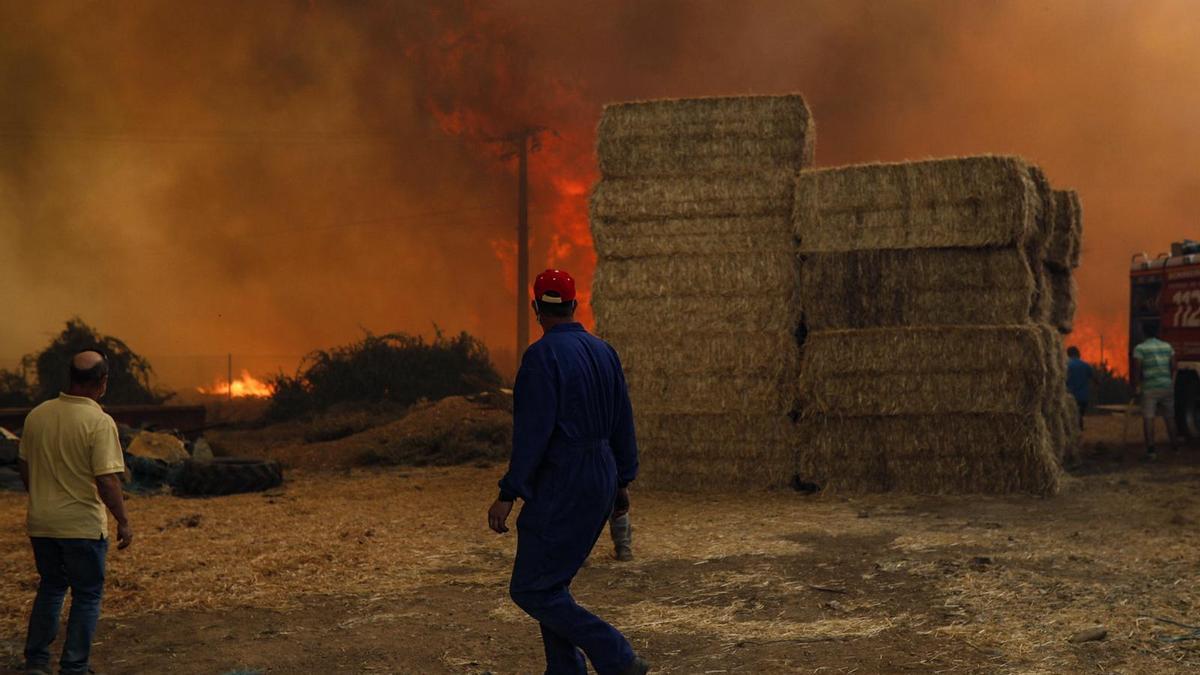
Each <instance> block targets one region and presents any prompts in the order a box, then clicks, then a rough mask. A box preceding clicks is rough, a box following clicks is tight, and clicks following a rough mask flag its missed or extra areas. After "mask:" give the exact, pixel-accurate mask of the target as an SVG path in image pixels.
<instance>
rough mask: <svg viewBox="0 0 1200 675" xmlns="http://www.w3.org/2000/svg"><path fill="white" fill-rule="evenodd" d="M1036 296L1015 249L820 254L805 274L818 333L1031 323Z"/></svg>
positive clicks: (808, 307)
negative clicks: (866, 329) (1031, 311)
mask: <svg viewBox="0 0 1200 675" xmlns="http://www.w3.org/2000/svg"><path fill="white" fill-rule="evenodd" d="M1035 291H1036V289H1035V281H1034V277H1033V274H1032V272H1031V271H1030V266H1029V263H1028V259H1027V258H1026V256H1025V254H1024V252H1023V251H1020V250H1018V249H1017V248H1014V247H1009V248H986V249H950V248H939V249H905V250H884V251H866V250H864V251H846V252H841V253H813V254H810V255H808V256H806V257H805V259H804V261H803V265H802V268H801V291H800V297H801V298H802V299H803V305H804V308H805V313H806V317H807V321H808V327H809V329H810V330H825V329H836V328H873V327H879V326H921V325H928V326H934V325H955V324H979V325H999V324H1019V323H1025V322H1027V321H1028V320H1029V314H1030V309H1031V305H1032V302H1033V296H1034V293H1035Z"/></svg>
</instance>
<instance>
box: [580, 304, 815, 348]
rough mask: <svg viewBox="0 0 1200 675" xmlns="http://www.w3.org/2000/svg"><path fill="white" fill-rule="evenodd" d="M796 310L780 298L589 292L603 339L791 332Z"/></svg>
mask: <svg viewBox="0 0 1200 675" xmlns="http://www.w3.org/2000/svg"><path fill="white" fill-rule="evenodd" d="M782 297H783V296H782V295H781V298H782ZM799 309H800V308H799V304H798V303H789V302H785V301H784V300H782V299H781V300H780V301H779V302H762V300H761V298H757V297H744V298H728V297H706V296H683V295H663V296H661V297H649V296H647V297H615V296H613V295H612V294H611V293H607V292H603V291H602V292H597V291H596V290H593V291H592V310H593V311H594V313H595V316H596V334H597V335H599V336H600V337H603V338H605V339H606V340H608V339H610V337H611V336H613V335H628V334H636V333H639V332H645V333H654V334H658V333H660V332H662V331H669V332H681V333H682V332H693V331H709V332H713V333H727V332H737V331H745V330H750V329H753V330H760V331H764V332H776V331H788V332H792V331H794V330H795V328H796V326H797V325H798V323H799V321H800V318H799ZM610 341H611V340H610ZM618 351H620V350H619V349H618Z"/></svg>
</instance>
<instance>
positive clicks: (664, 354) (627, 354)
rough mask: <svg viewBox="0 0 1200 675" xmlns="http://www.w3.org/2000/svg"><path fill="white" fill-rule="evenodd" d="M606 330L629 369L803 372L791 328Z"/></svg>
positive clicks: (745, 373) (640, 370)
mask: <svg viewBox="0 0 1200 675" xmlns="http://www.w3.org/2000/svg"><path fill="white" fill-rule="evenodd" d="M748 328H749V329H748V330H743V331H739V332H734V333H714V332H707V331H705V332H675V331H658V332H654V333H650V332H642V333H606V334H605V339H607V340H608V341H609V342H610V343H611V344H612V345H613V347H614V348H616V350H617V353H618V354H620V357H621V362H622V364H623V365H624V367H625V370H626V371H629V372H632V373H637V374H639V375H640V374H643V373H663V374H677V375H690V374H697V375H700V374H713V375H715V374H722V373H727V374H734V373H736V374H741V375H750V374H754V373H762V374H772V375H780V374H781V373H783V372H784V371H787V372H788V373H795V372H798V369H799V359H800V348H799V345H797V344H796V338H795V336H794V335H793V334H792V333H790V332H787V331H778V332H766V331H760V330H755V329H754V327H748Z"/></svg>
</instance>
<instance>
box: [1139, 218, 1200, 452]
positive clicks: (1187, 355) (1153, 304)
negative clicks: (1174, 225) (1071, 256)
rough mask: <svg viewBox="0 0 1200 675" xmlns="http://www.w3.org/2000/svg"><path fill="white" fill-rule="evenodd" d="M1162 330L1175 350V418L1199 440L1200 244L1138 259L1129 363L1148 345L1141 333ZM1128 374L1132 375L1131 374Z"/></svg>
mask: <svg viewBox="0 0 1200 675" xmlns="http://www.w3.org/2000/svg"><path fill="white" fill-rule="evenodd" d="M1147 323H1154V324H1157V325H1158V332H1159V335H1158V336H1159V338H1160V339H1162V340H1165V341H1167V342H1169V343H1170V344H1171V346H1172V347H1174V348H1175V359H1176V361H1177V362H1178V364H1179V374H1178V375H1177V376H1176V378H1175V418H1176V421H1177V422H1178V424H1179V430H1180V431H1181V432H1182V433H1184V434H1186V435H1187V436H1189V437H1191V438H1200V411H1197V406H1198V405H1200V242H1195V241H1192V240H1190V239H1185V240H1183V241H1181V242H1175V243H1173V244H1171V252H1170V253H1169V254H1167V253H1160V254H1159V255H1158V257H1156V258H1150V257H1149V256H1147V255H1146V254H1144V253H1139V254H1137V255H1135V256H1133V261H1132V265H1131V269H1130V273H1129V354H1128V358H1129V363H1130V366H1132V365H1133V348H1134V347H1136V346H1137V345H1138V343H1140V342H1141V341H1142V340H1144V339H1145V335H1143V333H1142V327H1143V326H1144V325H1146V324H1147ZM1129 372H1132V368H1131V369H1130V371H1129Z"/></svg>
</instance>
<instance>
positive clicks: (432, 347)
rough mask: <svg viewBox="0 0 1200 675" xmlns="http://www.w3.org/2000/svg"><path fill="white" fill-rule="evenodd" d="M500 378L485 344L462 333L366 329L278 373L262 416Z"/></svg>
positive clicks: (449, 392) (427, 393)
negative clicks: (422, 333)
mask: <svg viewBox="0 0 1200 675" xmlns="http://www.w3.org/2000/svg"><path fill="white" fill-rule="evenodd" d="M500 384H501V379H500V375H499V374H498V373H497V372H496V369H495V367H494V366H493V365H492V361H491V358H490V357H489V356H488V351H487V347H485V346H484V344H483V343H482V342H480V341H479V340H477V339H475V338H474V337H472V336H471V335H468V334H467V333H459V334H458V335H456V336H453V337H446V336H445V335H443V334H442V333H441V332H440V331H439V332H438V333H437V335H436V337H435V338H434V339H433V340H432V341H426V340H425V339H424V338H421V337H414V336H411V335H406V334H404V333H387V334H385V335H371V334H367V335H366V336H365V337H364V338H363V339H361V340H359V341H358V342H355V343H353V344H349V345H345V346H342V347H335V348H333V349H329V350H324V349H322V350H317V351H315V352H313V353H311V354H309V355H308V356H307V357H305V359H304V361H303V362H301V364H300V367H299V369H298V370H297V372H296V374H295V375H291V376H288V375H282V374H280V375H277V376H276V377H274V378H273V379H272V381H271V385H272V387H273V392H274V393H273V394H272V396H271V402H270V405H269V406H268V408H267V412H266V417H267V419H268V420H271V421H278V420H285V419H292V418H296V417H299V416H302V415H308V414H312V413H316V412H322V411H324V410H327V409H329V408H330V407H332V406H335V405H338V404H345V403H381V402H391V403H397V404H400V405H404V406H408V405H412V404H413V403H416V402H417V401H419V400H421V399H429V400H436V399H441V398H445V397H446V396H455V395H461V394H470V393H474V392H478V391H483V390H487V389H494V388H496V387H499V386H500Z"/></svg>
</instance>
